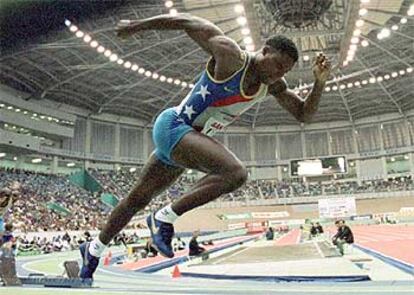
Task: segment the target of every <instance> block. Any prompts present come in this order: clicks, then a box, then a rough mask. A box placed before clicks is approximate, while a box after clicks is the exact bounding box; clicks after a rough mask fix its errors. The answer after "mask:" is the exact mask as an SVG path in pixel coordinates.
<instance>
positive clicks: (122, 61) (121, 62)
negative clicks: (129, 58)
mask: <svg viewBox="0 0 414 295" xmlns="http://www.w3.org/2000/svg"><path fill="white" fill-rule="evenodd" d="M116 62H117V64H119V65H122V64H123V63H124V60H123V59H122V58H120V59H118V60H117V61H116Z"/></svg>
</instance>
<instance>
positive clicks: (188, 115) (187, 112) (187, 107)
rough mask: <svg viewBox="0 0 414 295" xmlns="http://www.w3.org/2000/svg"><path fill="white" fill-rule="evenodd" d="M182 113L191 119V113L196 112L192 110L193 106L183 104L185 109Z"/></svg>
mask: <svg viewBox="0 0 414 295" xmlns="http://www.w3.org/2000/svg"><path fill="white" fill-rule="evenodd" d="M183 113H184V114H186V115H187V117H188V119H189V120H191V116H192V115H193V114H197V112H196V111H194V109H193V106H185V111H184V112H183Z"/></svg>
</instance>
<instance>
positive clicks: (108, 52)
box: [98, 47, 112, 57]
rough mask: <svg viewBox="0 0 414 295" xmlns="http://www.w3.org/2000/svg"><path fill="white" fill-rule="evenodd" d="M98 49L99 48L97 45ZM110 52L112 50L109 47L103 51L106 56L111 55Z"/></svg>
mask: <svg viewBox="0 0 414 295" xmlns="http://www.w3.org/2000/svg"><path fill="white" fill-rule="evenodd" d="M98 49H99V47H98ZM111 54H112V51H111V50H109V49H107V50H105V52H104V55H105V56H106V57H110V56H111Z"/></svg>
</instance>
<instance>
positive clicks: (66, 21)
mask: <svg viewBox="0 0 414 295" xmlns="http://www.w3.org/2000/svg"><path fill="white" fill-rule="evenodd" d="M71 24H72V23H71V22H70V20H68V19H66V20H65V26H67V27H69V26H70V25H71Z"/></svg>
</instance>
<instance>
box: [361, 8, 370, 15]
mask: <svg viewBox="0 0 414 295" xmlns="http://www.w3.org/2000/svg"><path fill="white" fill-rule="evenodd" d="M367 13H368V9H366V8H361V9H360V10H359V15H360V16H363V15H366V14H367Z"/></svg>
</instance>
